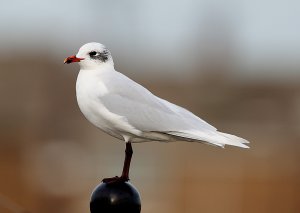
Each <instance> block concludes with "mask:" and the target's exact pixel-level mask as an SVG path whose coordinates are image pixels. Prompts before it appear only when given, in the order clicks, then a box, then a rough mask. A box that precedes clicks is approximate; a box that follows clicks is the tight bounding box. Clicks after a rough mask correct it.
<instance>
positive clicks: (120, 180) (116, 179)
mask: <svg viewBox="0 0 300 213" xmlns="http://www.w3.org/2000/svg"><path fill="white" fill-rule="evenodd" d="M126 181H129V178H128V177H123V176H121V177H118V176H115V177H112V178H104V179H103V180H102V182H103V183H109V184H110V183H124V182H126Z"/></svg>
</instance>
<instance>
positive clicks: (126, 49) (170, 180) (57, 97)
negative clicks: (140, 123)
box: [0, 0, 300, 213]
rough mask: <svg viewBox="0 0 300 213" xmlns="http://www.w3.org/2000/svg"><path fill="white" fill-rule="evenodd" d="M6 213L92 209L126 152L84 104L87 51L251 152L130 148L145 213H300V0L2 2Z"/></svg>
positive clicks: (0, 160) (1, 189)
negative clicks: (80, 81)
mask: <svg viewBox="0 0 300 213" xmlns="http://www.w3.org/2000/svg"><path fill="white" fill-rule="evenodd" d="M0 3H1V6H0V29H1V35H0V46H1V49H0V95H1V102H0V127H1V129H0V212H1V213H10V212H14V213H21V212H30V213H38V212H43V213H52V212H56V213H70V212H72V213H82V212H89V199H90V194H91V191H92V190H93V188H94V187H95V186H96V185H97V184H98V183H99V182H100V181H101V180H102V178H104V177H111V176H115V175H119V174H120V173H121V169H122V165H123V159H124V148H125V145H124V144H123V143H122V142H120V141H118V140H117V139H114V138H112V137H110V136H108V135H106V134H104V133H102V132H101V131H99V130H98V129H96V128H95V127H94V126H92V125H91V124H90V123H89V122H88V121H87V120H85V118H84V117H83V115H82V114H81V112H80V111H79V108H78V106H77V102H76V97H75V82H76V77H77V74H78V70H79V66H78V65H76V64H74V65H69V66H67V65H64V64H63V60H64V58H65V57H67V56H70V55H73V54H76V53H77V51H78V49H79V47H80V46H81V45H83V44H85V43H87V42H91V41H96V42H100V43H103V44H105V45H106V46H107V47H108V48H109V49H110V51H111V52H112V55H113V57H114V62H115V67H116V69H117V70H119V71H121V72H122V73H124V74H125V75H127V76H129V77H130V78H132V79H134V80H135V81H137V82H139V83H140V84H142V85H144V86H145V87H147V88H148V89H150V90H151V91H152V92H153V93H154V94H156V95H158V96H160V97H162V98H165V99H167V100H169V101H171V102H174V103H176V104H178V105H181V106H183V107H186V108H187V109H189V110H191V111H192V112H194V113H195V114H197V115H199V116H200V117H201V118H203V119H204V120H206V121H208V122H209V123H211V124H212V125H214V126H216V127H218V129H220V130H222V131H224V132H229V133H232V134H236V135H239V136H242V137H244V138H246V139H248V140H249V141H250V142H251V144H250V146H251V149H248V150H244V149H239V148H235V147H226V148H225V149H219V148H216V147H212V146H207V145H202V144H195V143H169V144H165V143H143V144H134V146H133V149H134V155H133V162H132V168H131V181H132V183H133V184H134V185H135V186H136V187H137V188H138V189H139V191H140V193H141V196H142V202H143V203H142V212H143V213H153V212H162V213H199V212H207V213H208V212H209V213H211V212H213V213H214V212H216V213H217V212H222V213H240V212H249V213H250V212H272V213H275V212H289V213H293V212H300V166H299V163H300V144H299V139H300V84H299V83H300V27H299V23H300V22H299V21H300V2H299V1H296V0H276V1H271V0H252V1H238V0H228V1H218V0H185V1H183V0H164V1H153V0H152V1H146V0H139V1H137V0H136V1H134V0H127V1H122V0H115V1H102V0H101V1H96V0H89V1H79V0H73V1H71V2H70V1H58V0H52V1H38V0H28V1H17V0H12V1H3V0H1V1H0Z"/></svg>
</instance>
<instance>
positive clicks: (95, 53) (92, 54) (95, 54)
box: [89, 51, 99, 57]
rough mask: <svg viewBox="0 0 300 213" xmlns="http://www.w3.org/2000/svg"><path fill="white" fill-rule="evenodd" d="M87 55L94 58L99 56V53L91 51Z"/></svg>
mask: <svg viewBox="0 0 300 213" xmlns="http://www.w3.org/2000/svg"><path fill="white" fill-rule="evenodd" d="M89 55H90V56H91V57H95V56H97V55H99V53H98V52H96V51H92V52H90V53H89Z"/></svg>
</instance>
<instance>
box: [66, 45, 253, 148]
mask: <svg viewBox="0 0 300 213" xmlns="http://www.w3.org/2000/svg"><path fill="white" fill-rule="evenodd" d="M76 58H77V59H80V60H78V61H77V62H79V64H80V68H81V69H80V72H79V75H78V78H77V83H76V95H77V101H78V105H79V107H80V110H81V111H82V113H83V114H84V115H85V117H86V118H87V119H88V120H89V121H90V122H91V123H93V124H94V125H95V126H97V127H98V128H100V129H102V130H103V131H105V132H106V133H108V134H110V135H112V136H114V137H116V138H119V139H121V140H124V141H126V142H144V141H164V142H169V141H191V142H203V143H208V144H211V145H216V146H220V147H223V146H224V145H233V146H238V147H242V148H248V146H246V145H245V143H248V141H246V140H245V139H242V138H240V137H237V136H234V135H230V134H226V133H222V132H219V131H217V129H216V128H215V127H213V126H211V125H210V124H208V123H207V122H205V121H204V120H202V119H200V118H199V117H197V116H196V115H194V114H193V113H191V112H189V111H188V110H186V109H184V108H182V107H179V106H177V105H175V104H172V103H170V102H168V101H166V100H163V99H161V98H159V97H157V96H155V95H153V94H152V93H151V92H150V91H149V90H147V89H146V88H144V87H143V86H141V85H139V84H138V83H136V82H134V81H133V80H131V79H129V78H128V77H126V76H125V75H123V74H122V73H119V72H117V71H115V69H114V64H113V60H112V57H111V54H110V52H109V51H108V50H107V49H106V48H105V47H104V46H103V45H102V44H99V43H88V44H85V45H83V46H82V47H81V48H80V50H79V52H78V53H77V55H76ZM71 62H72V61H71Z"/></svg>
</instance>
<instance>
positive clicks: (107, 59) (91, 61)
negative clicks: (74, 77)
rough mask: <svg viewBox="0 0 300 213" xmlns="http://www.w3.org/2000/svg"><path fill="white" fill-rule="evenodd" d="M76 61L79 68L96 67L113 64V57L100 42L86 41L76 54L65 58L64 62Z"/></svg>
mask: <svg viewBox="0 0 300 213" xmlns="http://www.w3.org/2000/svg"><path fill="white" fill-rule="evenodd" d="M73 62H78V63H79V65H80V68H81V69H98V68H101V67H104V66H107V65H108V66H113V64H114V63H113V59H112V57H111V54H110V52H109V50H108V49H107V48H106V47H105V46H104V45H103V44H100V43H96V42H92V43H87V44H85V45H83V46H82V47H80V49H79V51H78V53H77V54H76V55H73V56H70V57H68V58H66V59H65V61H64V63H66V64H70V63H73Z"/></svg>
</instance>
